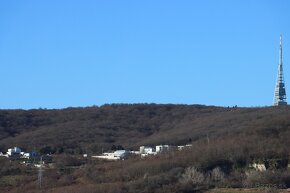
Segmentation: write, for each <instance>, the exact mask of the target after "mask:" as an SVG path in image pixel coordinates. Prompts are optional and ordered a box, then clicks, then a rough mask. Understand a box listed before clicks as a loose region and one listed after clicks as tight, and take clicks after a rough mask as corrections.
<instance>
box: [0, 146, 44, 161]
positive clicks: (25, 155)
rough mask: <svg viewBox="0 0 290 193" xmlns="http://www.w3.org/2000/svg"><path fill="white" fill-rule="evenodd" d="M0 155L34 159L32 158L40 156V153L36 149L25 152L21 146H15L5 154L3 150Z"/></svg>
mask: <svg viewBox="0 0 290 193" xmlns="http://www.w3.org/2000/svg"><path fill="white" fill-rule="evenodd" d="M0 156H3V157H16V158H24V159H32V158H37V157H39V154H38V153H37V152H34V151H32V152H24V151H22V150H21V149H20V148H19V147H13V148H10V149H8V150H7V152H6V153H5V154H3V153H2V152H1V153H0Z"/></svg>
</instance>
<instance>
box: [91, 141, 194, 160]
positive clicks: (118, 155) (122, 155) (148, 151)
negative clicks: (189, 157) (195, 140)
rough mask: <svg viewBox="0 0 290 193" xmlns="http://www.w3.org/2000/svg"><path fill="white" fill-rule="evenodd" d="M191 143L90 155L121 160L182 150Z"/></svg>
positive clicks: (143, 147)
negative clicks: (132, 156)
mask: <svg viewBox="0 0 290 193" xmlns="http://www.w3.org/2000/svg"><path fill="white" fill-rule="evenodd" d="M191 146H192V144H187V145H180V146H174V145H156V146H155V147H152V146H140V148H139V151H129V150H116V151H114V152H106V153H102V154H101V155H96V156H92V158H99V159H107V160H123V159H126V158H127V157H128V156H130V155H140V156H141V158H143V157H146V156H149V155H157V154H158V153H161V152H165V151H173V150H182V149H184V148H188V147H191Z"/></svg>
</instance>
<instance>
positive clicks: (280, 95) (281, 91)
mask: <svg viewBox="0 0 290 193" xmlns="http://www.w3.org/2000/svg"><path fill="white" fill-rule="evenodd" d="M279 55H280V58H279V65H278V76H277V81H276V86H275V96H274V104H273V105H274V106H281V105H287V102H286V90H285V83H284V76H283V62H282V34H280V53H279Z"/></svg>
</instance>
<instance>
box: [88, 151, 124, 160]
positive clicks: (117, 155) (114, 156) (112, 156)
mask: <svg viewBox="0 0 290 193" xmlns="http://www.w3.org/2000/svg"><path fill="white" fill-rule="evenodd" d="M128 155H129V152H128V151H127V150H117V151H115V152H113V153H103V154H102V155H96V156H92V158H99V159H108V160H122V159H125V158H126V157H127V156H128Z"/></svg>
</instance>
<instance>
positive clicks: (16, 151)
mask: <svg viewBox="0 0 290 193" xmlns="http://www.w3.org/2000/svg"><path fill="white" fill-rule="evenodd" d="M20 153H21V149H20V148H19V147H14V148H11V149H8V151H7V155H8V156H13V155H20Z"/></svg>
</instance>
